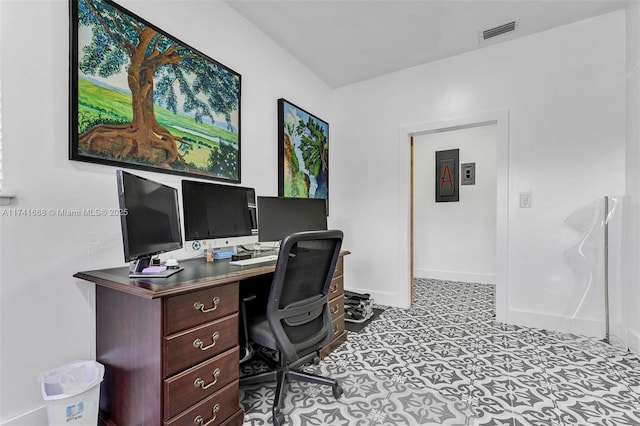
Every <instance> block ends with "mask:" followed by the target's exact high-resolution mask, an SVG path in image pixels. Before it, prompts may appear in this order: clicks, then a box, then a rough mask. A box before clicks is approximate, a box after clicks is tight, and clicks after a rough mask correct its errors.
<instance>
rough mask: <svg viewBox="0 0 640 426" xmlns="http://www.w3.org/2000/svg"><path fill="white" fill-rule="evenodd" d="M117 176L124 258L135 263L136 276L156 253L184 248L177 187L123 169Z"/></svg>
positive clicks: (133, 267) (133, 268) (133, 273)
mask: <svg viewBox="0 0 640 426" xmlns="http://www.w3.org/2000/svg"><path fill="white" fill-rule="evenodd" d="M116 177H117V183H118V200H119V204H120V211H121V215H120V224H121V227H122V242H123V247H124V260H125V262H135V263H133V264H132V265H131V269H130V272H131V275H135V274H139V273H142V271H143V269H145V268H147V267H148V266H149V265H150V264H151V258H152V257H153V256H155V255H157V254H160V253H165V252H168V251H171V250H178V249H180V248H182V228H181V226H180V210H179V200H178V190H177V189H175V188H172V187H170V186H167V185H163V184H161V183H158V182H154V181H152V180H150V179H146V178H143V177H140V176H136V175H134V174H131V173H129V172H125V171H123V170H117V171H116ZM175 272H176V271H169V272H167V273H165V274H162V276H168V275H170V274H171V273H175Z"/></svg>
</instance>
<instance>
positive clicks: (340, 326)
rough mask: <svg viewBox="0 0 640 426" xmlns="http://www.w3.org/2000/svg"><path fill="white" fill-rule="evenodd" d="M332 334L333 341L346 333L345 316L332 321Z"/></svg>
mask: <svg viewBox="0 0 640 426" xmlns="http://www.w3.org/2000/svg"><path fill="white" fill-rule="evenodd" d="M331 332H332V334H331V339H332V340H333V339H335V338H336V337H337V336H340V335H341V334H342V333H344V315H340V316H339V317H337V318H336V319H334V320H333V321H331Z"/></svg>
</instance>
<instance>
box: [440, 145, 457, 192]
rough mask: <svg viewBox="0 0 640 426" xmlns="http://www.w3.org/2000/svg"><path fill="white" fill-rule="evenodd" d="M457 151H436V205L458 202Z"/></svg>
mask: <svg viewBox="0 0 640 426" xmlns="http://www.w3.org/2000/svg"><path fill="white" fill-rule="evenodd" d="M459 158H460V150H459V149H449V150H446V151H436V203H443V202H450V201H459V199H460V191H459V185H460V174H459V172H458V161H459Z"/></svg>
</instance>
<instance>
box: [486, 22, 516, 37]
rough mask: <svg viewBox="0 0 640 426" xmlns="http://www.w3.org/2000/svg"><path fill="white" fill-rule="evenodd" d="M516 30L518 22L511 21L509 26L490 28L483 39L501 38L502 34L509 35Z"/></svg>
mask: <svg viewBox="0 0 640 426" xmlns="http://www.w3.org/2000/svg"><path fill="white" fill-rule="evenodd" d="M515 29H516V21H511V22H509V23H508V24H504V25H500V26H498V27H495V28H489V29H488V30H484V31H483V32H482V39H483V40H487V39H490V38H491V37H495V36H499V35H500V34H504V33H508V32H510V31H513V30H515Z"/></svg>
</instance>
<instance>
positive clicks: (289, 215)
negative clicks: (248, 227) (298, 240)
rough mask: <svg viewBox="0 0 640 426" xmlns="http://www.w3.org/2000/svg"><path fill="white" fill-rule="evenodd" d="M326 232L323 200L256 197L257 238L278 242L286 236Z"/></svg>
mask: <svg viewBox="0 0 640 426" xmlns="http://www.w3.org/2000/svg"><path fill="white" fill-rule="evenodd" d="M326 229H327V206H326V202H325V200H324V199H323V198H288V197H258V239H259V240H260V241H261V242H268V241H281V240H283V239H284V237H286V236H287V235H289V234H293V233H295V232H302V231H323V230H326Z"/></svg>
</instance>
